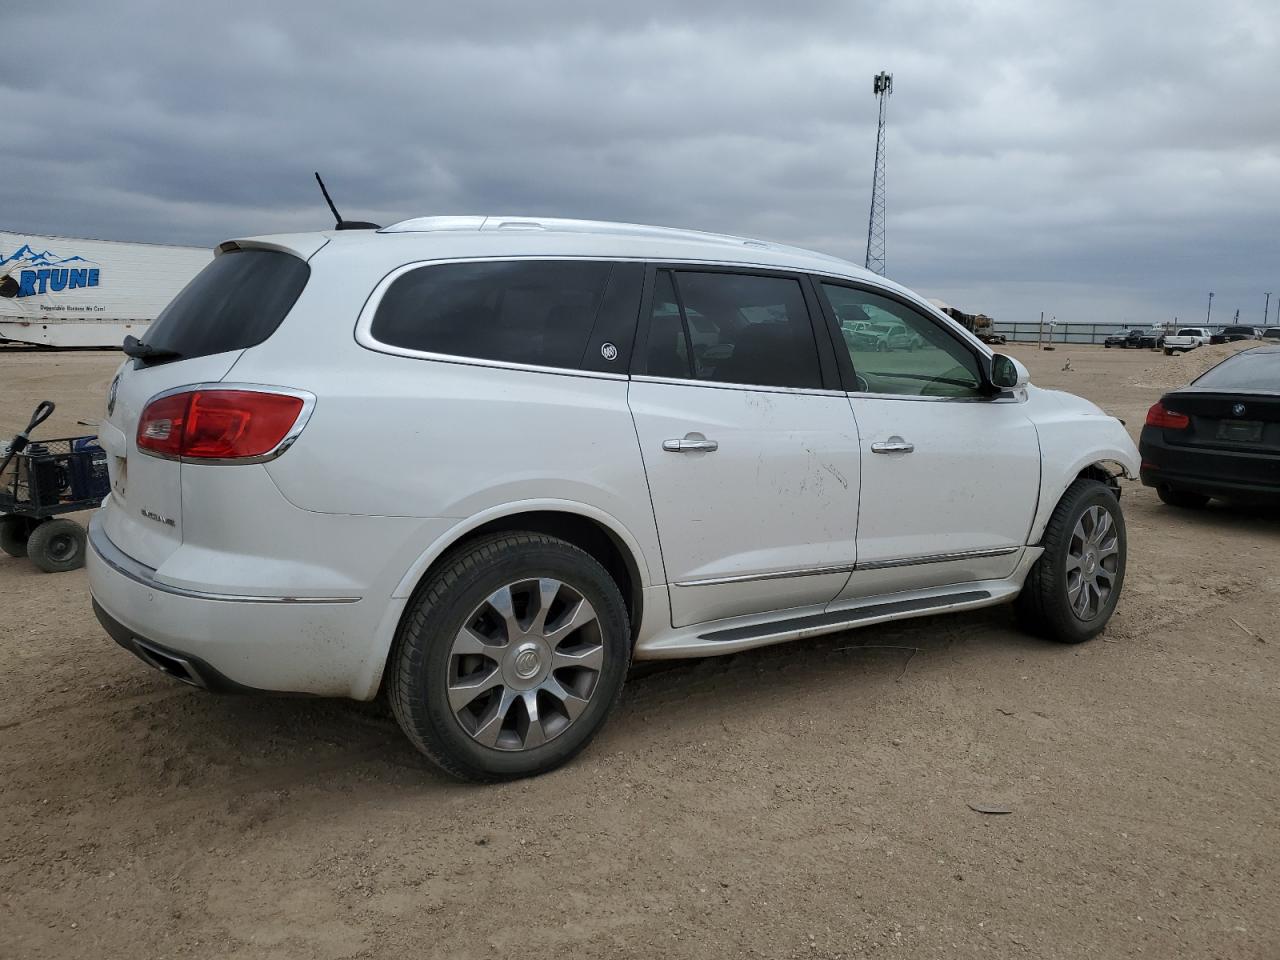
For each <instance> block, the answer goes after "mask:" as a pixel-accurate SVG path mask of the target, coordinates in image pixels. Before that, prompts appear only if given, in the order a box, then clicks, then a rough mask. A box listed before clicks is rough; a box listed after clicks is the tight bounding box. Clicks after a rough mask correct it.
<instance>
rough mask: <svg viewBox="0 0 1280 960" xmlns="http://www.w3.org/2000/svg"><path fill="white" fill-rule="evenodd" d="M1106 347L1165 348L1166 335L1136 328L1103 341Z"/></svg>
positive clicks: (1156, 331) (1157, 331)
mask: <svg viewBox="0 0 1280 960" xmlns="http://www.w3.org/2000/svg"><path fill="white" fill-rule="evenodd" d="M1102 345H1103V346H1104V347H1121V348H1128V347H1133V348H1134V349H1151V348H1155V347H1162V346H1164V334H1163V333H1162V332H1160V331H1159V330H1144V329H1142V328H1141V327H1135V328H1134V329H1132V330H1126V331H1125V332H1124V333H1119V334H1114V335H1112V336H1110V337H1107V338H1106V339H1105V340H1103V341H1102Z"/></svg>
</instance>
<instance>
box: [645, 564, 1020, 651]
mask: <svg viewBox="0 0 1280 960" xmlns="http://www.w3.org/2000/svg"><path fill="white" fill-rule="evenodd" d="M1042 552H1043V551H1042V550H1041V549H1040V548H1039V547H1029V548H1028V549H1027V550H1025V551H1024V552H1023V556H1022V559H1021V560H1020V561H1019V562H1018V566H1017V568H1016V569H1015V570H1014V571H1013V573H1011V574H1010V575H1009V576H1008V577H1007V578H1005V579H1001V580H977V581H971V582H969V583H957V584H952V585H949V586H944V587H930V588H925V589H921V590H904V591H902V592H900V593H890V594H881V595H880V596H877V597H863V598H861V599H859V600H844V601H840V603H839V605H838V606H836V604H814V605H812V606H809V607H800V608H794V609H792V610H786V611H774V612H772V613H754V614H748V615H746V616H741V617H731V618H726V619H724V620H719V621H712V622H710V623H697V624H690V625H689V626H685V627H675V628H667V629H665V630H661V631H658V632H657V633H654V634H650V635H648V636H645V637H642V638H641V639H640V640H639V641H638V642H637V643H636V645H635V649H634V651H633V653H632V657H633V659H635V660H668V659H678V658H680V657H715V656H721V655H724V654H729V653H737V652H738V651H739V650H750V649H752V648H753V647H763V646H767V645H769V644H773V643H785V642H787V641H789V640H801V639H805V638H807V637H816V636H819V635H821V634H824V633H836V632H838V631H841V630H848V629H852V628H856V627H866V626H871V625H872V624H876V623H885V622H887V621H894V620H907V619H910V618H912V617H927V616H930V615H931V614H936V613H943V612H950V611H959V610H975V609H977V608H979V607H990V606H994V605H996V604H998V603H1008V602H1009V601H1011V600H1013V599H1014V598H1015V597H1016V596H1017V595H1018V592H1019V591H1020V590H1021V589H1022V582H1023V580H1024V579H1025V578H1026V575H1027V571H1028V570H1029V569H1030V568H1031V565H1032V564H1034V563H1035V561H1036V560H1037V559H1038V558H1039V556H1040V554H1041V553H1042ZM833 607H834V608H835V609H833Z"/></svg>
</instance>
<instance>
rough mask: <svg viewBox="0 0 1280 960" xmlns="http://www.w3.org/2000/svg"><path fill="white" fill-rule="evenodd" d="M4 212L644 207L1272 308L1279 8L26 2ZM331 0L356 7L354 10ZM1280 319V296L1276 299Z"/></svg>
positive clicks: (179, 233) (1217, 314)
mask: <svg viewBox="0 0 1280 960" xmlns="http://www.w3.org/2000/svg"><path fill="white" fill-rule="evenodd" d="M4 6H5V9H4V11H3V25H4V26H3V37H4V44H3V47H4V53H3V56H0V92H2V93H3V100H2V101H0V102H3V103H4V105H5V108H6V109H5V118H6V121H7V122H6V124H5V126H4V132H3V134H2V135H0V229H8V230H15V231H20V232H32V233H52V234H61V235H69V236H90V237H100V238H105V239H128V240H148V241H171V242H181V243H195V244H201V245H212V244H214V243H217V242H218V241H220V240H222V239H225V238H227V237H232V236H243V235H247V234H255V233H270V232H278V231H284V230H299V229H301V230H307V229H317V228H324V227H328V226H329V225H330V223H331V221H330V218H329V216H328V213H327V211H326V210H325V208H324V207H323V204H322V200H321V198H320V196H319V193H318V191H317V190H316V188H315V184H314V181H313V180H312V179H311V171H312V170H313V169H320V170H321V171H322V172H323V173H324V175H325V177H326V179H327V181H328V183H329V187H330V190H331V192H332V193H333V194H334V196H335V199H336V200H337V202H338V205H339V207H340V209H341V210H342V212H343V214H344V215H345V216H347V217H348V218H351V219H372V220H375V221H377V222H381V223H388V222H392V221H394V220H397V219H401V218H405V217H409V216H419V215H425V214H452V213H506V214H534V215H538V214H541V215H548V216H549V215H557V216H568V217H593V218H604V219H619V220H634V221H639V222H646V223H658V224H667V225H673V226H688V227H694V228H699V229H708V230H719V231H725V232H731V233H735V234H746V235H754V236H760V237H764V238H767V239H773V240H779V241H784V242H789V243H796V244H800V245H803V246H808V247H814V248H817V249H819V250H823V251H826V252H829V253H834V254H837V255H839V256H843V257H847V258H849V259H851V260H854V261H856V262H858V263H861V262H862V260H863V255H864V251H865V243H866V230H867V210H868V203H869V199H870V187H871V172H872V160H873V155H874V149H875V117H876V101H875V98H874V96H873V95H872V92H871V78H872V76H873V74H875V73H876V72H877V71H879V70H881V69H885V70H889V71H890V72H892V73H893V74H894V96H893V98H892V100H891V102H890V105H889V136H888V178H887V180H888V234H887V247H888V270H887V272H888V274H889V276H891V277H893V278H894V279H896V280H899V281H901V282H903V283H905V284H907V285H908V286H911V287H913V288H915V289H916V290H918V291H920V292H922V293H924V294H925V295H927V296H933V297H941V298H943V299H945V300H947V301H949V302H952V303H954V304H956V305H957V306H960V307H963V308H965V309H967V310H970V311H978V310H984V311H986V312H988V313H990V314H992V315H994V316H996V317H997V318H998V319H1001V320H1029V319H1035V318H1037V317H1038V315H1039V311H1040V310H1042V309H1043V310H1046V311H1048V312H1049V313H1050V314H1053V315H1056V316H1058V317H1059V318H1061V319H1070V320H1097V321H1100V322H1121V321H1123V322H1133V323H1137V322H1150V321H1154V320H1159V319H1171V318H1172V317H1173V316H1174V315H1175V314H1176V315H1177V316H1179V317H1180V318H1181V319H1182V320H1183V321H1184V322H1186V321H1193V322H1194V321H1200V320H1203V319H1204V314H1205V305H1206V304H1205V301H1206V300H1207V297H1208V292H1209V291H1210V290H1213V291H1214V292H1215V293H1216V296H1215V298H1214V305H1213V310H1214V317H1213V319H1214V320H1215V321H1218V320H1224V321H1225V320H1227V319H1229V318H1230V316H1231V314H1232V313H1233V312H1234V311H1235V310H1236V309H1237V308H1239V309H1240V310H1241V320H1242V321H1244V322H1250V323H1255V324H1258V323H1261V322H1262V311H1263V301H1264V296H1263V294H1264V291H1266V290H1276V291H1280V257H1277V250H1278V246H1277V242H1276V236H1277V232H1278V231H1280V3H1277V2H1276V0H1214V2H1213V3H1206V2H1204V0H1197V2H1182V0H1159V2H1155V0H1151V2H1147V3H1117V2H1114V0H1113V2H1109V3H1090V2H1083V0H1072V2H1067V0H1056V2H1055V0H1034V2H1032V0H1007V2H985V0H984V2H974V3H962V2H952V3H947V2H937V3H930V2H903V0H884V2H882V3H880V4H877V5H871V4H864V3H856V2H851V0H842V2H832V3H808V4H806V3H803V2H790V3H783V2H779V0H732V2H729V0H725V2H720V0H699V2H694V0H682V2H674V0H648V2H645V3H627V4H618V3H610V2H607V0H538V2H528V0H523V2H512V3H501V4H499V3H493V4H490V3H483V2H477V0H465V2H464V0H457V2H450V3H431V2H417V3H403V4H392V3H380V2H376V0H364V2H362V3H361V4H359V5H358V6H350V7H349V6H347V5H343V9H344V10H346V11H347V12H345V13H344V14H343V15H342V16H335V15H332V14H330V13H329V12H328V10H329V5H327V4H321V3H316V2H314V0H311V2H278V0H273V2H268V3H256V4H252V5H247V4H240V3H218V4H214V3H192V4H185V3H183V4H175V3H172V2H165V3H136V2H132V0H111V2H110V3H96V2H95V3H85V4H83V5H82V6H81V7H79V8H78V9H77V7H76V5H75V4H72V3H58V4H45V5H36V4H26V5H23V6H20V7H16V8H15V7H13V5H11V4H5V5H4ZM335 6H336V5H335ZM1271 299H1272V301H1273V303H1272V314H1271V316H1272V322H1273V323H1276V322H1280V321H1277V320H1276V314H1277V310H1280V296H1277V295H1273V296H1272V298H1271Z"/></svg>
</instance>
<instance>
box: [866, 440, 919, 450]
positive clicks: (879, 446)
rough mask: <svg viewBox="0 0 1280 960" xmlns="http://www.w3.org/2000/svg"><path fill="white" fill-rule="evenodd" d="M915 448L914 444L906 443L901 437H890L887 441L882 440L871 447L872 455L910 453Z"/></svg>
mask: <svg viewBox="0 0 1280 960" xmlns="http://www.w3.org/2000/svg"><path fill="white" fill-rule="evenodd" d="M915 448H916V445H915V444H914V443H908V442H907V441H906V440H903V439H902V438H901V437H890V438H889V439H888V440H882V441H880V442H879V443H873V444H872V445H871V452H872V453H910V452H911V451H912V450H914V449H915Z"/></svg>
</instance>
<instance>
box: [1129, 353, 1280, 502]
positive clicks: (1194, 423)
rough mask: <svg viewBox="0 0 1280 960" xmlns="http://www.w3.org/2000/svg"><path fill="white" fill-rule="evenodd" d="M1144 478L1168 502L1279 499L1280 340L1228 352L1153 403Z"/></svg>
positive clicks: (1145, 435)
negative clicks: (1248, 348) (1193, 377)
mask: <svg viewBox="0 0 1280 960" xmlns="http://www.w3.org/2000/svg"><path fill="white" fill-rule="evenodd" d="M1138 450H1139V451H1140V452H1141V454H1142V470H1141V475H1142V482H1143V483H1144V484H1145V485H1146V486H1148V487H1155V488H1156V493H1157V494H1159V496H1160V499H1161V500H1163V501H1164V502H1165V503H1168V504H1172V505H1173V506H1176V507H1202V506H1204V505H1205V504H1206V503H1208V502H1209V499H1210V498H1211V497H1218V498H1220V499H1223V500H1236V501H1242V502H1252V503H1259V502H1271V503H1280V346H1277V347H1272V346H1259V347H1256V348H1255V349H1253V350H1245V351H1243V352H1242V353H1237V354H1235V355H1234V356H1232V357H1228V358H1227V359H1226V360H1223V361H1222V362H1221V363H1220V364H1218V365H1217V366H1216V367H1213V368H1212V369H1210V370H1208V371H1207V372H1206V373H1203V374H1201V375H1200V376H1199V377H1197V378H1196V379H1195V380H1193V381H1192V382H1191V383H1190V384H1189V385H1187V386H1185V387H1182V388H1180V389H1178V390H1174V391H1172V392H1171V393H1166V394H1165V395H1164V396H1163V397H1161V398H1160V401H1159V402H1158V403H1156V404H1155V406H1153V407H1152V408H1151V409H1150V410H1149V411H1147V422H1146V425H1145V426H1144V427H1143V428H1142V439H1141V441H1140V442H1139V444H1138Z"/></svg>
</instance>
